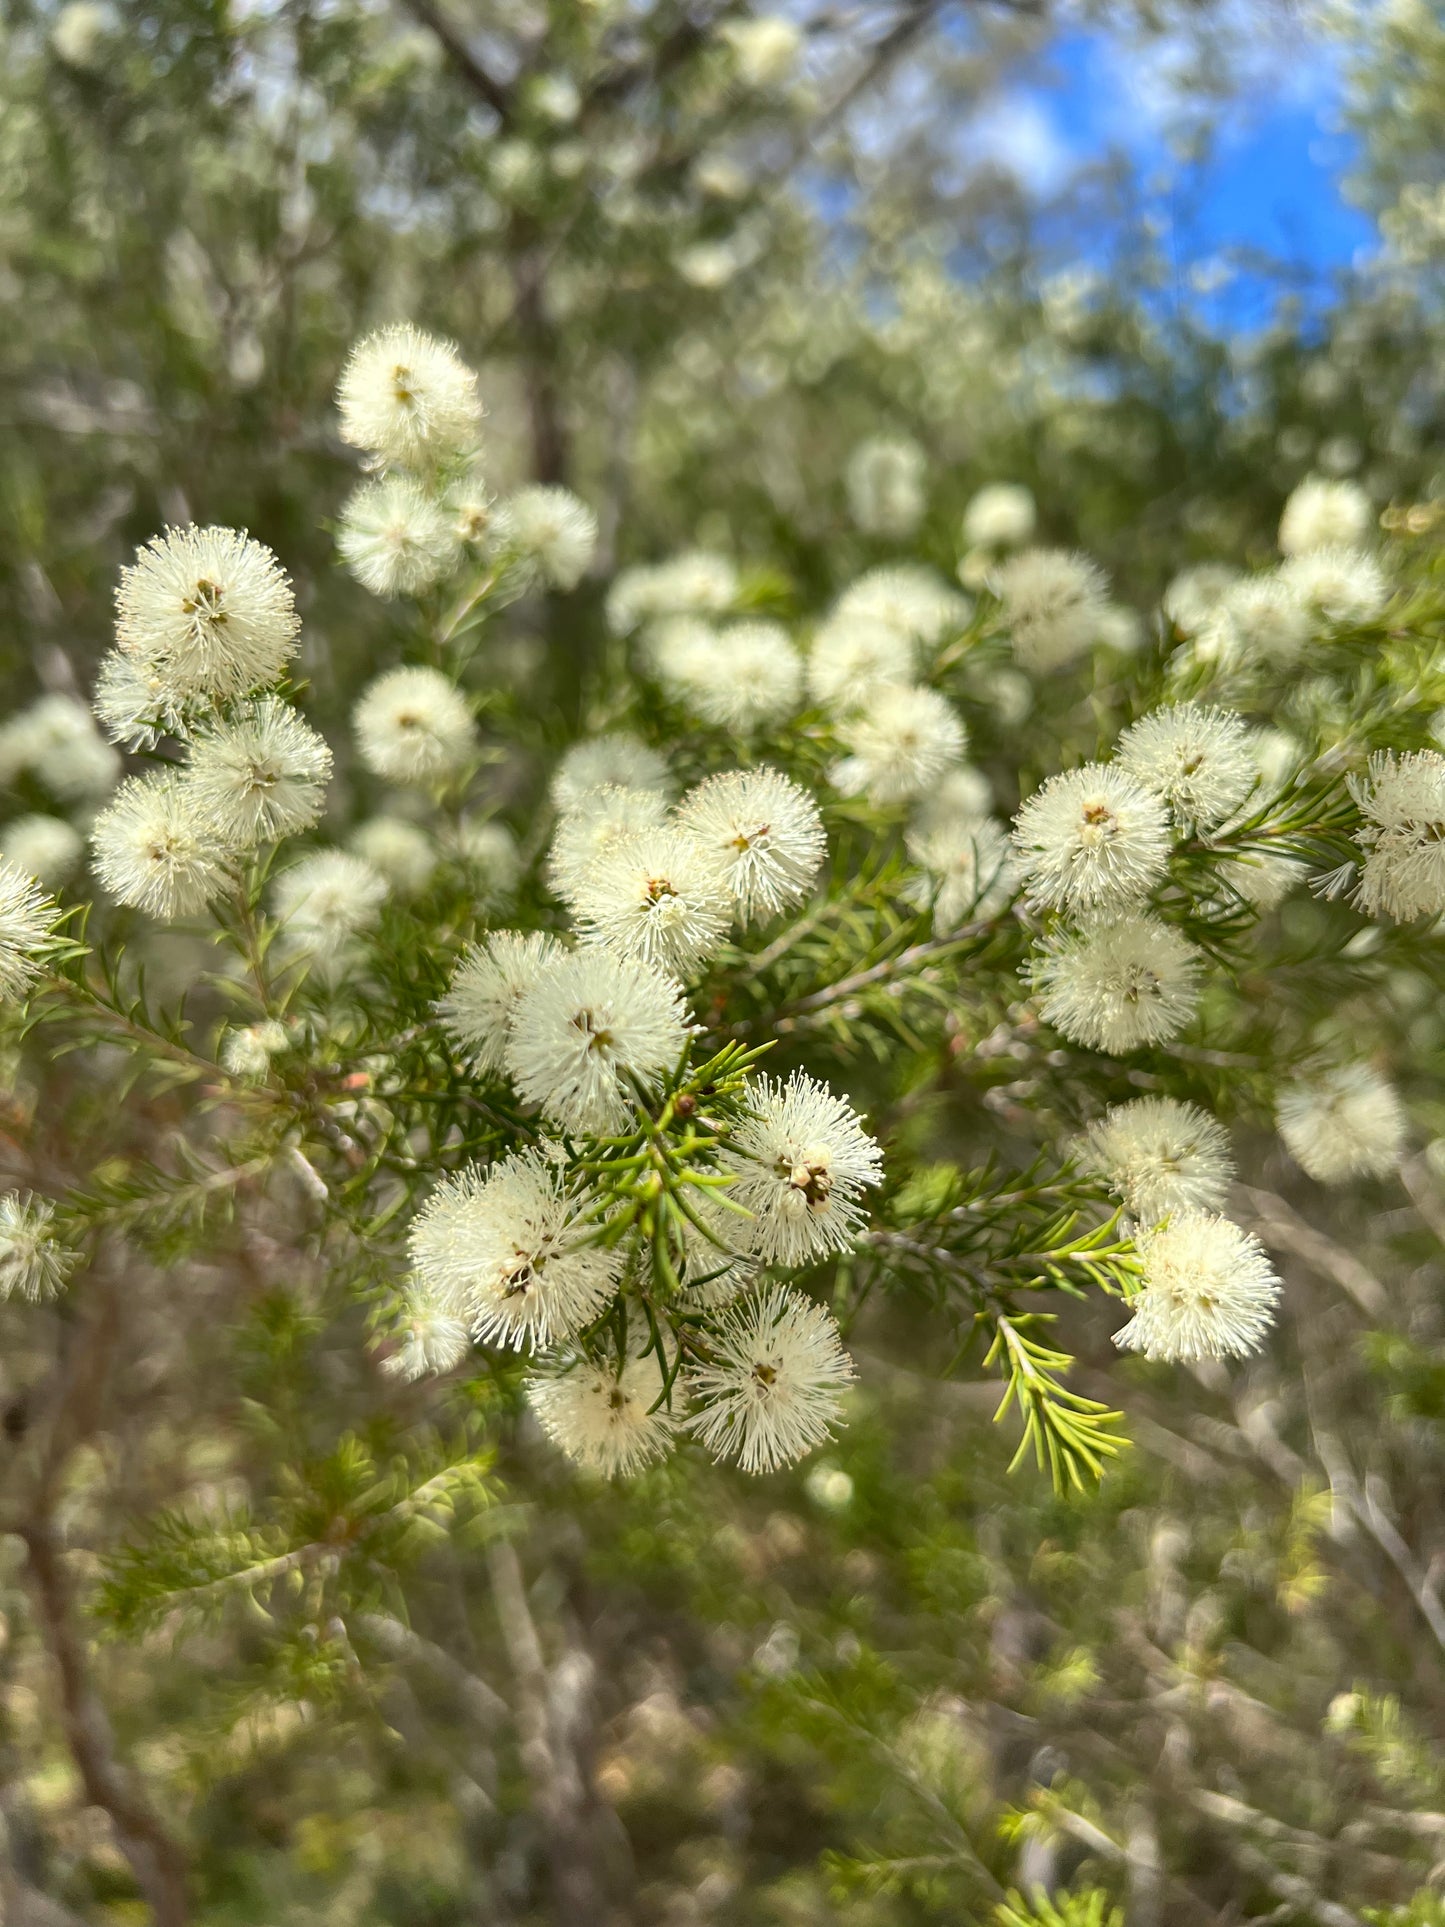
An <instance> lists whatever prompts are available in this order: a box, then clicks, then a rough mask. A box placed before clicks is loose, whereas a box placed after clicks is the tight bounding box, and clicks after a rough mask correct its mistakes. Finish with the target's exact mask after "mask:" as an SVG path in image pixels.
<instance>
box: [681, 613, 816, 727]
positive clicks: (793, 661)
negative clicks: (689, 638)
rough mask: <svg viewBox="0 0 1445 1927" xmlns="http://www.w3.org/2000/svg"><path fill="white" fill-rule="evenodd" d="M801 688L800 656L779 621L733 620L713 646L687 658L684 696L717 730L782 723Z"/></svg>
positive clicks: (801, 667) (686, 701)
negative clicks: (708, 650)
mask: <svg viewBox="0 0 1445 1927" xmlns="http://www.w3.org/2000/svg"><path fill="white" fill-rule="evenodd" d="M802 693H803V659H802V657H801V656H800V655H799V654H798V652H797V650H796V649H795V648H794V647H793V644H792V643H791V641H790V640H789V638H788V632H787V630H786V629H784V628H783V626H782V624H781V623H777V622H734V623H731V624H730V625H729V626H728V627H727V628H726V629H720V630H719V631H718V635H717V643H716V647H715V648H714V649H713V650H711V651H710V652H704V651H702V650H698V651H696V652H694V653H693V654H692V655H691V656H690V657H689V662H688V678H687V689H686V692H685V695H684V701H685V703H686V705H687V707H688V708H689V709H691V710H692V712H693V713H694V715H696V716H700V717H701V718H702V720H703V721H704V722H705V723H712V724H713V725H714V726H715V727H716V728H718V729H732V730H738V731H740V732H743V733H746V732H749V731H751V730H755V729H758V728H761V727H762V725H763V724H765V723H777V722H782V721H783V720H784V718H785V717H788V716H791V715H792V714H793V713H794V711H795V710H796V709H797V707H798V704H799V702H800V700H801V698H802Z"/></svg>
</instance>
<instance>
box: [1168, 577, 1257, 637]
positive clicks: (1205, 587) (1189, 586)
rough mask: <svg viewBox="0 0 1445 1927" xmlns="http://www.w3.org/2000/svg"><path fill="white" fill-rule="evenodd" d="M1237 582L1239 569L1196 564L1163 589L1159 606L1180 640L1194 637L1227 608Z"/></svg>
mask: <svg viewBox="0 0 1445 1927" xmlns="http://www.w3.org/2000/svg"><path fill="white" fill-rule="evenodd" d="M1238 582H1239V571H1238V569H1232V568H1230V566H1229V565H1228V563H1226V562H1199V563H1196V564H1195V566H1194V567H1193V568H1192V569H1181V570H1180V571H1179V573H1178V575H1176V576H1175V578H1174V580H1173V581H1172V582H1171V583H1170V584H1169V586H1168V588H1167V589H1165V591H1164V596H1163V601H1162V604H1161V606H1162V608H1163V610H1164V613H1165V615H1166V616H1167V617H1168V618H1169V620H1170V622H1171V623H1172V624H1173V626H1174V627H1175V628H1176V629H1177V630H1178V631H1179V633H1180V635H1181V636H1197V635H1200V634H1201V633H1202V632H1203V631H1204V630H1205V629H1206V628H1207V627H1208V626H1209V624H1210V623H1211V622H1212V621H1213V620H1214V618H1215V617H1216V616H1217V615H1218V614H1219V612H1220V611H1221V610H1222V609H1224V608H1225V607H1227V605H1228V598H1229V596H1230V595H1231V593H1232V592H1233V590H1234V589H1235V587H1236V585H1237V584H1238Z"/></svg>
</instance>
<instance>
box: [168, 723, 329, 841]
mask: <svg viewBox="0 0 1445 1927" xmlns="http://www.w3.org/2000/svg"><path fill="white" fill-rule="evenodd" d="M330 776H331V751H330V750H329V749H328V748H327V746H326V744H325V743H324V742H323V741H322V739H321V738H320V737H319V736H318V735H317V733H316V731H315V730H314V729H312V728H311V726H310V725H309V724H308V723H305V722H303V721H302V719H301V717H300V716H298V715H297V713H296V711H295V710H294V709H292V707H291V706H290V704H289V703H283V702H282V701H281V699H280V698H279V697H278V696H261V697H259V698H257V699H256V700H255V701H253V702H249V703H245V704H243V705H242V706H241V707H240V708H239V709H238V710H237V712H236V713H235V715H234V716H232V717H231V718H229V719H228V720H226V721H224V722H217V723H212V724H210V725H209V726H208V727H207V728H205V729H203V730H201V731H199V732H198V733H197V735H196V737H195V739H194V741H193V742H192V745H191V761H190V766H189V768H188V769H187V771H186V773H185V776H184V778H183V781H184V783H185V786H186V788H187V790H188V791H189V793H190V795H191V797H192V799H193V801H194V802H195V805H196V808H197V809H198V810H199V811H200V813H201V815H202V816H203V817H204V818H205V820H206V821H207V822H208V823H209V824H211V826H212V827H213V828H214V830H215V832H216V834H217V836H218V837H220V839H221V841H222V842H223V843H228V844H230V845H231V846H232V847H233V848H234V849H237V850H250V849H254V848H255V846H256V845H257V844H258V843H271V842H274V841H275V840H276V839H277V838H278V837H283V836H294V835H295V834H296V832H297V831H298V830H306V829H309V828H310V827H311V825H312V824H313V823H314V822H315V821H316V819H317V818H318V817H319V816H320V814H321V811H322V807H323V805H324V804H325V801H326V785H327V782H328V781H329V779H330Z"/></svg>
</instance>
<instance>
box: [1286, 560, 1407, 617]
mask: <svg viewBox="0 0 1445 1927" xmlns="http://www.w3.org/2000/svg"><path fill="white" fill-rule="evenodd" d="M1280 580H1281V581H1282V582H1283V583H1284V584H1285V586H1286V587H1287V588H1288V589H1289V590H1290V592H1291V593H1292V594H1293V595H1295V596H1297V597H1298V598H1299V600H1300V602H1302V603H1303V604H1304V606H1305V607H1306V608H1307V609H1310V610H1313V611H1314V612H1315V614H1316V615H1318V616H1321V617H1323V619H1324V620H1325V621H1326V622H1328V623H1332V624H1334V625H1335V626H1336V627H1337V628H1341V629H1350V628H1358V627H1362V626H1363V625H1364V624H1366V623H1371V622H1374V621H1375V619H1376V618H1377V617H1378V616H1379V614H1380V612H1381V610H1382V609H1383V608H1384V606H1385V604H1386V603H1387V602H1388V601H1389V599H1390V585H1389V583H1388V582H1387V581H1386V580H1385V572H1384V570H1383V569H1382V568H1381V567H1380V565H1379V563H1378V562H1377V561H1376V560H1375V558H1374V556H1372V555H1366V553H1365V552H1364V550H1363V549H1340V548H1331V549H1309V550H1307V551H1306V552H1305V553H1304V554H1303V555H1292V556H1291V557H1290V559H1289V561H1288V562H1286V563H1285V564H1284V567H1283V568H1282V569H1281V570H1280Z"/></svg>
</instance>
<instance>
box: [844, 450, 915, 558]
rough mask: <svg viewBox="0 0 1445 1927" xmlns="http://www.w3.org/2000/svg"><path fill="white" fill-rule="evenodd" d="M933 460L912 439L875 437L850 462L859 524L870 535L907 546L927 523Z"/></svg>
mask: <svg viewBox="0 0 1445 1927" xmlns="http://www.w3.org/2000/svg"><path fill="white" fill-rule="evenodd" d="M926 468H927V457H926V456H925V455H924V452H923V450H922V449H921V448H920V447H919V446H918V443H917V442H915V441H914V440H913V439H912V438H911V437H910V436H906V435H872V436H870V437H869V438H868V439H867V440H866V441H862V442H859V444H858V446H857V447H856V448H855V449H854V450H853V453H852V454H851V455H850V456H849V457H848V466H847V468H846V469H845V470H844V476H843V480H844V486H845V487H846V489H847V492H848V508H849V512H850V514H851V515H852V517H853V520H854V522H856V523H857V525H858V527H859V528H860V529H862V530H863V532H864V533H865V534H866V535H882V536H887V537H889V538H890V539H892V540H894V541H902V540H903V539H904V538H905V537H906V536H910V535H912V533H913V531H914V530H915V529H916V528H917V527H918V524H919V523H920V522H921V521H922V520H923V511H924V509H925V507H926V506H927V498H926V497H925V495H924V491H923V477H924V472H925V470H926Z"/></svg>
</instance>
